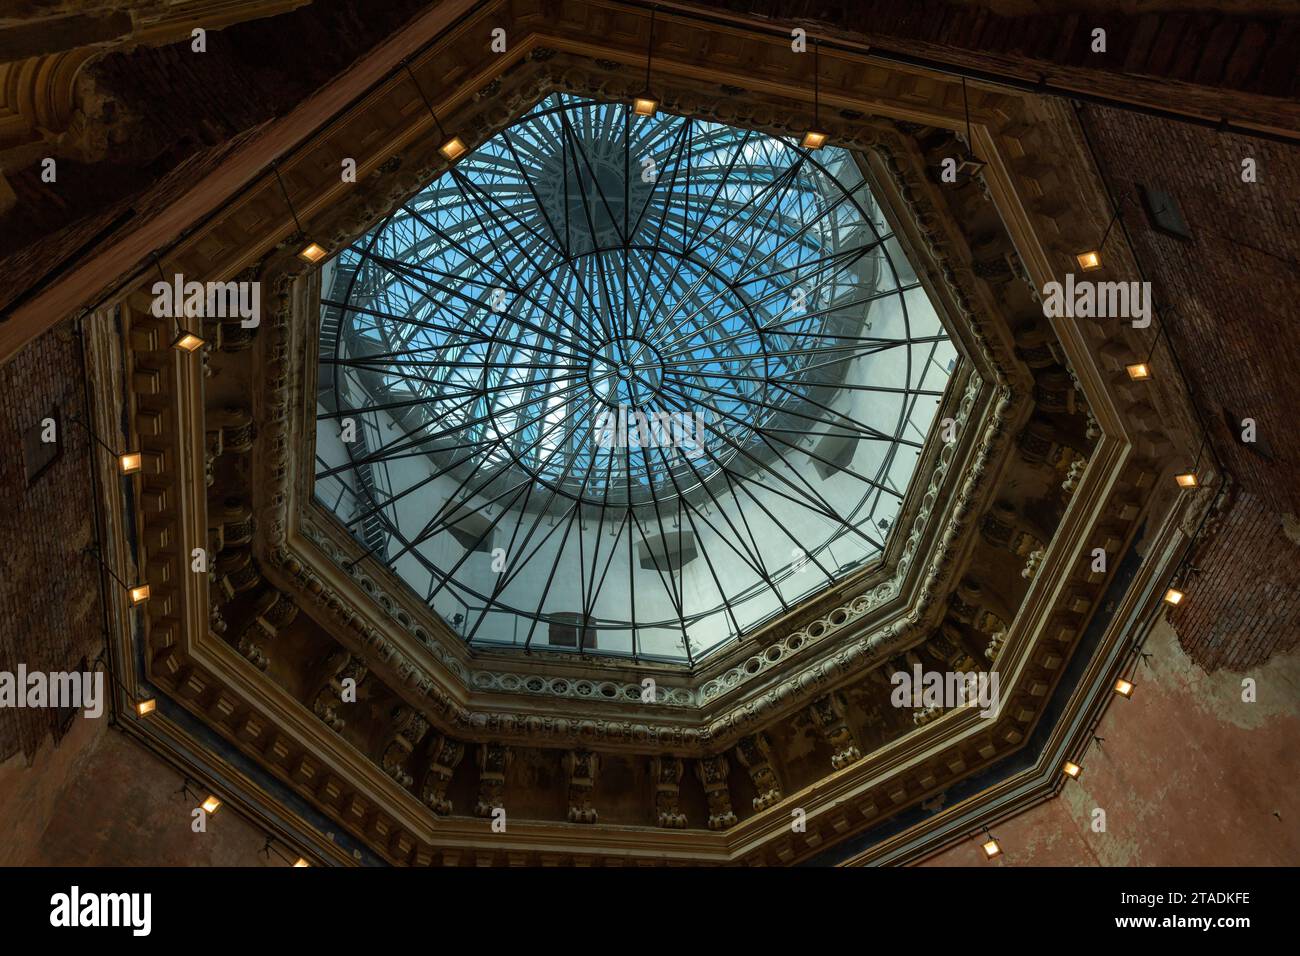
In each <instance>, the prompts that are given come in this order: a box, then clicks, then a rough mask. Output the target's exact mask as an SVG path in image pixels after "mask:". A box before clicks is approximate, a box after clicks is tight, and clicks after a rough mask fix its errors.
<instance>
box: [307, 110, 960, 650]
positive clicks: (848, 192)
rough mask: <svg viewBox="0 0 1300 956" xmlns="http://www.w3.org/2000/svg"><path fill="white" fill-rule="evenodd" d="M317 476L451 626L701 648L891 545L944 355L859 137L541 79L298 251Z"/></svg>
mask: <svg viewBox="0 0 1300 956" xmlns="http://www.w3.org/2000/svg"><path fill="white" fill-rule="evenodd" d="M320 322H321V345H320V370H319V386H320V389H319V395H318V400H319V405H318V414H319V422H318V429H317V448H316V452H317V465H316V471H317V474H316V496H317V499H318V500H319V501H320V502H322V503H323V504H324V505H325V506H326V507H328V508H329V509H331V510H332V511H333V512H334V513H335V514H336V515H337V517H338V519H339V520H340V521H341V522H342V523H343V524H344V525H345V526H346V527H347V528H348V529H349V530H350V531H351V532H352V533H353V534H354V535H355V536H356V537H357V538H358V540H359V541H360V542H362V544H363V545H364V546H365V548H366V549H367V550H368V551H369V553H370V554H371V555H373V557H374V558H375V559H376V560H378V561H381V562H383V563H385V564H387V565H388V566H389V567H390V568H392V569H393V570H394V571H395V572H396V573H397V574H398V575H399V576H400V577H401V578H402V579H403V580H404V581H405V582H406V583H407V584H408V585H409V586H410V587H411V588H412V589H413V590H414V591H415V592H416V593H417V594H418V595H419V596H420V597H421V598H422V599H424V600H425V601H427V602H428V603H429V605H430V606H431V607H432V608H433V609H434V610H435V611H436V612H437V613H438V614H440V615H441V616H442V617H443V619H444V620H446V621H447V622H448V624H449V625H450V626H451V627H452V629H453V630H455V631H456V632H457V633H458V634H460V635H461V636H462V638H463V639H465V640H466V641H468V642H470V643H471V645H473V646H476V647H494V646H512V647H518V648H521V649H523V648H528V649H535V650H536V649H550V650H571V651H578V652H586V653H599V654H615V655H625V656H635V657H640V658H656V659H664V660H671V661H680V662H682V663H688V664H689V663H694V662H696V661H698V660H699V659H700V658H701V657H702V656H703V655H705V654H707V653H709V652H711V651H713V650H715V649H717V648H719V647H721V646H723V645H725V644H726V643H728V642H729V641H733V640H737V639H741V638H742V637H743V636H744V635H745V634H747V633H749V632H751V631H752V630H753V629H754V628H755V627H756V626H757V625H759V624H761V623H762V622H764V621H766V620H768V619H770V618H772V617H773V616H775V615H778V614H781V613H783V612H785V611H787V610H789V609H791V608H792V607H793V606H794V605H796V604H797V603H798V602H799V601H800V600H802V599H803V598H805V597H807V596H808V595H810V594H812V593H814V592H817V591H821V590H823V589H824V588H825V587H826V586H827V585H828V584H830V583H831V582H833V581H838V580H839V579H841V578H842V577H843V576H844V575H845V574H848V573H851V572H852V571H853V570H855V569H857V568H861V567H863V566H865V565H867V564H869V563H870V562H872V561H874V560H876V559H877V558H878V557H879V556H880V554H881V553H882V550H883V548H884V542H885V539H886V536H887V535H888V533H889V532H890V530H891V528H892V525H893V522H894V520H895V517H896V515H897V512H898V509H899V507H900V504H901V501H902V498H903V496H904V493H905V491H906V489H907V486H908V483H909V482H910V480H911V477H912V473H913V471H914V469H915V467H916V462H917V458H918V456H919V453H920V450H921V447H922V445H923V443H924V442H925V440H926V436H927V434H928V432H929V430H930V427H931V424H932V420H933V418H934V413H935V410H936V408H937V406H938V403H939V400H940V398H941V396H942V393H943V391H944V388H945V386H946V384H947V381H948V377H949V374H950V372H951V370H952V368H953V367H954V365H955V362H956V359H957V353H956V351H955V349H954V347H953V346H952V344H951V342H950V341H949V339H948V336H947V334H946V332H945V331H944V328H943V326H942V325H941V323H940V322H939V319H938V317H937V315H936V313H935V310H934V308H933V307H932V305H931V304H930V301H929V299H928V298H927V296H926V294H925V292H924V290H923V289H922V288H921V286H920V285H919V283H918V282H917V279H916V276H915V274H914V272H913V270H912V269H911V267H910V266H909V264H908V263H907V261H906V259H905V258H904V256H903V254H902V251H901V248H900V246H899V244H898V243H897V241H896V240H895V239H894V238H893V236H892V235H891V234H890V230H889V228H888V226H887V224H886V222H885V219H884V217H883V216H882V215H881V213H880V211H879V208H878V206H877V204H876V202H875V200H874V198H873V196H872V194H871V191H870V189H869V187H868V185H867V182H866V181H865V179H864V178H863V176H862V173H861V170H860V168H859V166H858V160H857V159H856V157H855V156H854V155H853V154H852V153H850V152H847V151H845V150H842V149H836V148H825V149H822V150H819V151H815V152H810V151H807V150H804V149H802V148H800V147H799V146H798V144H797V143H795V142H792V141H787V140H783V139H778V138H774V137H771V136H768V135H765V134H762V133H757V132H753V131H747V130H742V129H736V128H732V127H728V126H724V125H720V124H717V123H710V122H704V121H701V120H695V119H686V118H683V117H676V116H671V115H666V114H663V113H660V114H659V115H656V116H654V117H649V118H646V117H638V116H636V115H634V114H633V113H632V112H631V110H630V109H629V108H628V107H627V106H626V105H624V104H619V103H599V102H593V101H589V100H582V99H577V98H574V97H570V96H563V95H555V96H552V97H549V98H548V99H546V100H544V101H543V102H542V103H541V104H539V105H538V106H537V107H536V108H535V109H534V110H533V111H532V112H531V113H529V114H528V115H526V116H524V117H523V118H521V119H520V120H518V121H517V122H515V123H514V124H513V125H512V126H510V127H509V128H508V129H506V130H504V131H503V132H501V133H499V134H498V135H496V136H495V137H493V138H492V139H490V140H489V141H488V142H486V143H484V144H483V145H482V146H480V147H479V148H478V149H477V150H475V151H474V152H473V153H471V154H469V155H468V156H466V157H465V158H464V159H463V160H462V161H461V162H460V163H458V164H457V165H456V166H455V167H453V168H452V169H451V170H450V171H448V172H446V173H444V174H442V175H441V176H440V177H439V178H437V179H435V180H434V181H433V182H432V183H430V184H429V185H428V186H427V187H426V188H425V189H424V190H423V191H421V192H420V193H419V194H417V195H416V196H414V197H412V198H411V199H410V200H409V201H408V202H406V203H405V204H403V205H402V206H401V207H400V208H398V209H397V210H396V211H395V212H394V213H393V214H392V215H391V216H389V217H388V218H387V219H386V220H385V221H384V222H383V223H382V224H381V225H380V226H379V227H378V228H376V229H375V230H374V231H373V232H371V233H370V234H369V235H367V236H365V237H363V238H362V239H360V240H358V241H357V242H356V243H354V244H353V245H352V246H351V247H349V248H348V249H346V250H344V251H343V252H342V253H341V254H339V255H338V256H337V257H335V259H333V260H332V261H331V262H329V263H328V264H327V265H326V266H325V267H324V269H323V270H322V288H321V314H320Z"/></svg>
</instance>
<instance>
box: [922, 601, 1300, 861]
mask: <svg viewBox="0 0 1300 956" xmlns="http://www.w3.org/2000/svg"><path fill="white" fill-rule="evenodd" d="M1146 651H1147V652H1148V653H1150V654H1151V655H1152V657H1151V659H1150V661H1149V662H1148V663H1149V665H1150V666H1145V665H1140V666H1139V669H1138V672H1137V676H1136V677H1135V678H1134V683H1135V684H1136V685H1137V689H1136V691H1135V692H1134V695H1133V697H1132V698H1131V699H1129V700H1125V699H1123V698H1121V697H1115V698H1114V699H1113V700H1112V702H1111V704H1110V706H1109V707H1108V709H1107V711H1106V714H1105V716H1104V717H1103V719H1102V721H1101V725H1100V727H1099V728H1098V730H1097V735H1098V736H1100V737H1102V738H1104V743H1102V745H1101V747H1100V748H1098V747H1096V746H1093V747H1092V748H1091V749H1090V750H1089V751H1088V753H1087V755H1086V756H1085V758H1084V759H1083V760H1081V761H1079V762H1080V764H1081V765H1082V767H1083V773H1082V774H1081V775H1080V776H1079V778H1078V779H1076V780H1071V781H1069V782H1068V783H1067V784H1066V786H1065V788H1064V789H1063V790H1062V791H1061V793H1060V795H1059V796H1058V797H1056V798H1055V799H1053V800H1050V801H1048V802H1047V803H1044V804H1040V805H1039V806H1037V807H1034V808H1032V809H1030V810H1028V811H1026V812H1025V813H1023V814H1021V815H1020V816H1018V817H1016V818H1015V819H1012V820H1009V821H1007V822H1004V823H1000V824H998V825H997V826H996V827H994V828H993V831H992V832H993V834H994V835H995V836H996V837H997V838H998V841H999V842H1000V843H1001V844H1002V848H1003V855H1002V856H1001V857H998V858H997V859H995V860H992V861H985V860H984V859H983V853H982V852H981V851H980V848H979V845H978V844H977V843H976V842H975V841H974V840H970V841H967V842H965V843H962V844H958V845H956V846H954V847H950V848H949V849H948V850H945V851H944V852H942V853H940V854H939V855H938V856H935V857H932V858H931V859H930V860H928V861H926V863H925V864H924V865H928V866H1295V865H1297V864H1300V786H1298V785H1297V780H1300V652H1297V651H1295V650H1292V651H1291V652H1289V653H1286V654H1282V655H1278V656H1275V657H1274V658H1272V659H1271V660H1269V661H1267V662H1265V663H1264V664H1262V665H1260V666H1258V667H1252V668H1250V669H1248V670H1247V671H1245V672H1233V671H1227V670H1219V671H1216V672H1214V673H1212V674H1207V673H1205V672H1204V671H1202V670H1201V669H1200V668H1199V667H1197V666H1196V665H1195V664H1194V663H1193V662H1192V661H1191V660H1190V659H1189V658H1188V657H1187V655H1186V654H1184V653H1183V651H1182V649H1181V648H1180V647H1179V645H1178V641H1177V637H1176V635H1175V633H1174V631H1173V629H1172V628H1171V627H1169V626H1168V625H1167V624H1165V623H1163V622H1162V623H1161V624H1159V625H1157V627H1156V629H1155V630H1154V631H1153V632H1152V634H1151V637H1150V639H1149V640H1148V642H1147V646H1146ZM1246 677H1251V678H1254V680H1255V682H1256V688H1257V700H1256V702H1255V703H1244V702H1243V701H1242V699H1241V696H1242V679H1243V678H1246ZM1096 807H1100V808H1102V809H1104V810H1105V811H1106V832H1104V833H1094V832H1093V831H1092V828H1091V822H1092V811H1093V809H1094V808H1096Z"/></svg>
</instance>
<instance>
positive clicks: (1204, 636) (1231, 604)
mask: <svg viewBox="0 0 1300 956" xmlns="http://www.w3.org/2000/svg"><path fill="white" fill-rule="evenodd" d="M1192 564H1193V566H1194V567H1196V568H1199V569H1201V570H1200V571H1199V572H1194V573H1191V574H1190V575H1189V576H1188V577H1187V578H1186V580H1185V581H1184V583H1183V585H1182V586H1183V589H1184V590H1185V591H1186V593H1187V595H1188V597H1187V598H1186V599H1185V600H1184V602H1183V603H1182V604H1181V605H1180V606H1179V607H1176V608H1173V609H1171V610H1170V612H1169V614H1170V618H1171V620H1172V621H1173V622H1174V625H1175V627H1177V629H1178V634H1179V639H1180V641H1181V643H1182V645H1183V648H1184V649H1185V650H1186V651H1187V652H1188V654H1190V655H1191V657H1192V658H1193V659H1194V660H1195V661H1196V662H1197V663H1198V664H1200V665H1201V666H1202V667H1204V668H1205V669H1206V670H1211V671H1212V670H1215V669H1217V668H1220V667H1222V668H1226V669H1228V670H1231V671H1237V672H1239V671H1243V670H1246V669H1247V668H1249V667H1253V666H1256V665H1258V664H1261V663H1263V662H1264V661H1266V660H1268V659H1269V657H1270V656H1271V655H1272V654H1274V653H1275V652H1279V651H1285V650H1288V649H1290V648H1294V647H1295V646H1296V643H1297V642H1300V535H1298V534H1297V533H1296V532H1295V531H1292V533H1291V536H1290V537H1288V535H1287V529H1286V528H1285V527H1284V525H1283V519H1282V518H1281V517H1280V516H1279V515H1278V514H1277V512H1275V511H1273V510H1272V509H1271V508H1269V507H1268V506H1267V505H1266V504H1265V503H1264V502H1263V501H1261V500H1260V499H1259V498H1258V497H1256V496H1255V495H1252V494H1250V493H1248V492H1240V493H1238V494H1236V495H1235V497H1234V500H1233V501H1232V502H1231V504H1230V505H1229V506H1228V508H1227V510H1226V512H1225V513H1224V516H1223V518H1222V520H1221V521H1219V522H1218V523H1216V524H1214V525H1213V526H1212V527H1211V528H1210V529H1209V532H1208V533H1207V535H1206V537H1205V540H1204V542H1203V543H1201V545H1200V547H1199V549H1198V551H1197V554H1196V556H1195V559H1194V560H1193V562H1192Z"/></svg>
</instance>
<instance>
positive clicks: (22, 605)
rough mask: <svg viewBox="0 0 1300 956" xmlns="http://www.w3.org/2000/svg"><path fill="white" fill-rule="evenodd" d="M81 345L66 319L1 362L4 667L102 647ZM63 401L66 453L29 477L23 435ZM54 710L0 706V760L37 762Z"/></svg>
mask: <svg viewBox="0 0 1300 956" xmlns="http://www.w3.org/2000/svg"><path fill="white" fill-rule="evenodd" d="M83 379H84V375H83V373H82V365H81V351H80V346H79V342H78V339H77V337H76V335H75V334H74V333H73V331H72V327H71V325H70V324H69V323H64V324H63V325H60V326H57V327H55V328H54V329H52V330H51V331H49V332H47V333H46V334H45V335H44V336H42V337H41V338H39V339H37V340H36V341H35V342H33V343H32V344H31V345H30V346H28V347H27V348H26V349H24V350H23V351H22V352H21V353H20V354H19V355H18V356H17V357H16V358H15V359H14V360H13V361H12V362H10V363H8V364H7V365H3V366H0V449H2V450H0V670H7V671H13V670H14V669H15V668H16V667H17V665H18V664H19V663H20V662H22V663H25V664H26V665H27V667H28V669H29V670H41V671H59V670H71V669H76V668H77V667H78V664H79V662H80V660H81V658H82V657H85V658H86V659H87V660H88V661H93V660H94V659H95V657H96V656H97V655H98V653H99V651H100V649H101V648H102V647H103V628H102V624H101V621H102V611H101V606H100V592H99V575H98V573H97V566H96V565H95V564H94V563H93V559H91V558H89V557H86V556H82V555H81V554H80V552H81V549H82V548H84V547H85V546H87V545H89V544H90V543H91V541H92V539H93V532H92V524H93V522H92V517H91V513H92V512H91V488H90V483H89V482H90V472H89V457H88V451H89V441H90V439H89V437H88V435H87V434H86V432H85V430H84V429H82V428H79V427H78V426H76V425H72V424H70V423H69V422H68V418H69V417H70V416H81V417H84V414H85V412H84V400H83V390H82V382H83ZM53 406H58V408H59V415H60V418H61V419H62V424H61V426H60V427H61V429H62V433H63V435H62V438H63V441H62V452H61V454H60V455H59V457H58V458H57V459H56V460H55V461H54V462H53V464H51V465H50V466H49V468H47V469H46V470H45V471H44V473H42V474H41V475H40V477H39V478H37V479H36V481H35V483H34V484H32V485H30V486H29V485H28V483H27V466H26V461H25V457H24V451H23V442H24V434H25V433H26V432H27V430H28V429H30V428H31V427H32V426H34V425H37V424H38V423H39V422H40V420H41V419H42V418H43V417H45V416H46V415H48V414H49V413H50V410H51V408H52V407H53ZM56 724H57V716H56V714H55V712H54V711H50V710H27V709H10V708H4V709H0V762H2V761H5V760H7V759H9V758H10V757H11V756H13V755H14V754H16V753H19V752H21V753H22V754H23V755H24V756H25V757H26V758H27V759H31V758H32V756H33V755H34V754H35V753H36V751H37V750H38V748H40V746H41V745H42V742H43V741H45V740H46V738H48V737H50V735H51V733H52V732H53V731H54V729H55V727H56Z"/></svg>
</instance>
